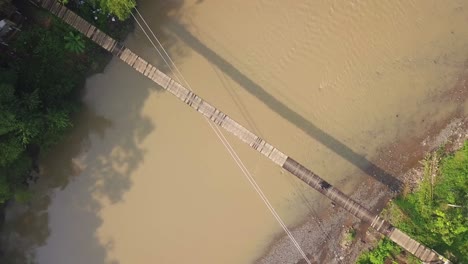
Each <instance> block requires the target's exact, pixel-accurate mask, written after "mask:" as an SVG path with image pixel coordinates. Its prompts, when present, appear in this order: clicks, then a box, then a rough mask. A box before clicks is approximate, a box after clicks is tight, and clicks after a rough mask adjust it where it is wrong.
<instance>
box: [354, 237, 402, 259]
mask: <svg viewBox="0 0 468 264" xmlns="http://www.w3.org/2000/svg"><path fill="white" fill-rule="evenodd" d="M400 251H401V248H400V247H398V246H397V245H396V244H395V243H393V242H392V241H390V240H388V239H382V240H380V241H379V244H378V245H377V246H376V247H375V248H374V249H372V250H370V251H368V252H365V253H363V254H361V256H360V257H359V258H358V260H357V261H356V263H358V264H382V263H384V262H385V260H386V259H387V258H389V257H392V256H395V255H397V254H398V253H400ZM392 259H393V258H392Z"/></svg>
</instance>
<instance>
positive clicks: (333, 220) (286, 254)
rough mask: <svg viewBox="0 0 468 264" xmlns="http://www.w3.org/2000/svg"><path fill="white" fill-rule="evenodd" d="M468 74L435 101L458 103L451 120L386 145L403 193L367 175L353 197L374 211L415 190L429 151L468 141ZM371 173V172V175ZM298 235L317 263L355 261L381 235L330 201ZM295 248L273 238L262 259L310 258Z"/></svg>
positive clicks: (381, 160) (383, 160) (383, 155)
mask: <svg viewBox="0 0 468 264" xmlns="http://www.w3.org/2000/svg"><path fill="white" fill-rule="evenodd" d="M466 81H467V76H466V75H464V76H462V77H460V78H459V79H458V81H457V84H456V85H455V86H454V88H453V89H451V90H449V91H448V92H446V93H444V94H443V95H442V96H440V97H439V98H437V99H435V100H450V101H453V103H454V104H457V105H459V107H457V108H456V110H455V111H454V112H453V113H452V115H451V116H450V117H449V118H447V119H446V120H444V121H442V122H440V123H437V124H433V125H432V126H430V129H429V130H428V131H427V132H425V133H424V134H422V135H421V136H416V137H413V138H407V139H405V140H403V141H402V142H396V143H394V144H392V145H390V146H387V147H386V148H384V149H383V150H381V152H380V155H379V156H378V161H377V162H376V163H377V165H378V166H381V168H383V169H384V170H385V171H387V172H389V173H391V175H394V176H396V177H397V178H398V179H399V180H401V181H402V182H404V187H403V188H402V189H401V191H400V192H398V193H396V192H392V191H391V190H389V189H388V188H387V187H386V186H383V185H382V184H380V183H378V182H376V181H374V180H372V179H368V180H367V181H365V182H364V183H363V184H361V185H360V186H359V187H358V189H357V190H356V191H355V192H354V193H352V194H351V195H350V196H351V197H352V198H353V199H355V200H356V201H358V202H359V203H361V204H364V205H366V207H367V208H369V209H370V210H371V211H373V212H376V213H377V212H382V210H384V208H385V207H386V206H387V205H388V202H389V201H390V200H391V199H393V198H395V197H396V196H397V195H398V194H399V193H401V192H409V190H411V189H414V188H415V186H416V185H417V184H418V183H419V182H420V180H421V178H422V170H423V166H422V165H421V161H422V160H424V158H425V156H426V155H427V154H428V153H430V152H432V151H434V150H436V149H438V148H439V147H440V146H442V145H445V146H446V149H447V150H449V151H455V150H456V149H459V148H461V147H462V146H463V142H464V141H465V140H467V139H468V118H466V111H467V110H466V102H467V99H468V96H467V91H468V89H466V87H465V83H466ZM369 178H370V177H369ZM293 235H294V236H295V238H296V239H297V240H298V241H299V242H300V243H301V245H302V248H303V249H304V250H305V252H306V253H307V254H308V256H309V257H310V258H311V259H312V260H313V263H355V261H356V259H357V257H358V256H359V254H360V253H361V252H363V251H365V250H368V249H370V248H372V247H374V246H375V245H376V244H377V243H378V242H379V240H380V238H381V236H380V235H379V234H377V233H376V232H375V231H372V230H370V229H369V226H368V225H367V224H363V223H360V221H359V220H357V219H356V218H355V217H353V216H350V215H349V213H347V212H346V211H345V210H343V209H341V208H338V207H334V206H332V205H330V206H329V207H328V208H325V209H324V210H323V211H321V212H314V213H311V216H310V217H309V218H308V219H307V220H306V221H305V222H304V223H303V224H301V225H299V226H298V227H296V228H294V231H293ZM295 250H296V249H295V248H294V247H293V245H291V243H290V241H289V239H288V237H284V236H282V237H280V238H278V239H276V240H275V242H274V243H272V245H271V247H270V248H269V249H268V251H267V253H266V254H265V255H264V256H263V257H262V258H261V259H259V260H257V263H262V264H267V263H268V264H271V263H278V264H279V263H298V264H299V263H301V264H302V263H305V261H303V260H300V259H299V260H297V259H295V256H296V254H294V253H295Z"/></svg>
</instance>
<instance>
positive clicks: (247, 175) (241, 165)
mask: <svg viewBox="0 0 468 264" xmlns="http://www.w3.org/2000/svg"><path fill="white" fill-rule="evenodd" d="M135 11H136V12H137V13H138V15H139V17H140V19H141V20H142V21H143V23H144V24H145V26H146V27H147V28H148V30H149V31H150V33H151V34H152V36H153V37H154V39H155V40H156V41H157V43H158V45H159V46H160V48H161V50H162V51H163V53H164V54H165V55H166V56H167V59H168V60H169V61H170V63H171V64H172V65H170V64H169V63H168V62H167V60H166V59H165V58H164V56H163V55H162V53H161V51H160V50H159V49H158V48H157V47H156V45H155V43H154V42H153V40H152V39H151V38H150V36H149V35H148V33H147V32H146V30H145V29H144V28H143V26H142V25H141V23H140V22H139V21H138V20H137V18H136V17H135V16H134V15H133V13H132V17H133V18H134V19H135V21H136V22H137V24H138V26H139V27H140V29H141V30H142V31H143V33H144V34H145V36H146V37H147V38H148V40H149V41H150V42H151V44H152V45H153V47H154V48H155V49H156V51H157V52H158V54H159V55H160V56H161V58H162V59H163V61H164V63H165V64H166V65H167V66H168V67H169V69H170V71H171V72H172V74H173V75H174V77H175V78H176V79H177V80H178V81H179V82H181V80H180V79H179V77H178V75H177V74H176V72H177V73H178V74H179V75H180V78H181V79H182V80H183V82H184V83H185V84H186V85H187V88H188V89H190V90H191V91H193V89H192V87H191V85H190V84H189V83H188V81H187V80H186V79H185V77H184V76H183V74H182V73H181V72H180V70H179V69H178V67H177V66H176V65H175V63H174V61H173V60H172V59H171V57H170V56H169V54H168V53H167V51H166V50H165V48H164V46H163V45H162V44H161V42H160V41H159V39H158V38H157V37H156V35H155V34H154V32H153V30H152V29H151V27H150V26H149V25H148V23H147V22H146V20H145V19H144V17H143V16H142V15H141V13H140V12H139V11H138V9H137V8H136V7H135ZM174 69H175V71H176V72H175V71H174ZM205 120H206V122H207V123H208V124H209V126H210V127H211V129H212V130H213V132H214V133H215V134H216V136H217V137H218V139H219V140H220V141H221V143H222V144H223V146H224V147H225V148H226V150H227V151H228V153H229V154H230V155H231V157H232V158H233V160H234V161H235V162H236V164H237V166H238V167H239V168H240V169H241V171H242V173H243V174H244V176H245V178H246V179H247V180H248V181H249V183H250V184H251V186H252V187H253V188H254V190H255V191H256V192H257V194H258V195H259V196H260V198H261V199H262V201H263V202H264V204H265V205H266V206H267V208H268V210H269V211H270V213H271V214H272V215H273V217H274V218H275V219H276V221H277V222H278V224H279V225H280V226H281V227H282V228H283V230H284V231H285V233H286V234H287V235H288V237H289V239H290V240H291V242H292V243H293V244H294V246H295V247H296V248H297V250H298V251H299V253H300V254H301V256H302V257H303V258H304V260H305V261H306V262H307V263H308V264H311V262H310V260H309V258H308V257H307V255H306V254H305V252H304V250H303V249H302V248H301V246H300V245H299V243H298V242H297V240H296V239H295V238H294V236H293V234H292V233H291V231H290V230H289V229H288V227H287V226H286V224H285V223H284V221H283V220H282V219H281V217H280V216H279V215H278V213H277V212H276V210H275V209H274V207H273V206H272V205H271V203H270V201H269V200H268V198H267V197H266V195H265V194H264V193H263V191H262V189H261V188H260V186H259V185H258V184H257V182H256V181H255V179H254V178H253V176H252V174H251V173H250V171H249V170H248V169H247V167H246V166H245V165H244V163H243V162H242V160H241V159H240V158H239V156H238V155H237V153H236V151H235V150H234V148H233V147H232V146H231V144H230V143H229V142H228V141H227V139H226V138H225V136H224V134H223V133H222V132H221V131H220V129H219V128H218V127H217V126H215V125H213V124H212V123H211V122H210V121H209V120H208V119H207V118H205Z"/></svg>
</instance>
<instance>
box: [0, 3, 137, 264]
mask: <svg viewBox="0 0 468 264" xmlns="http://www.w3.org/2000/svg"><path fill="white" fill-rule="evenodd" d="M7 2H8V3H9V1H7ZM77 3H81V2H78V1H73V2H72V3H70V7H71V8H73V9H74V10H75V11H77V12H79V13H80V14H82V15H84V16H88V17H89V16H91V15H92V16H93V17H94V18H95V19H94V20H93V21H92V22H93V23H94V24H95V25H98V26H100V27H102V28H104V30H107V32H109V34H111V35H112V36H114V37H115V38H117V39H119V40H123V39H124V38H125V37H126V35H127V34H128V33H129V32H131V31H132V30H133V24H132V22H131V21H130V20H126V21H118V20H116V19H115V18H113V17H112V16H110V15H108V14H105V13H104V12H102V11H101V12H99V11H97V10H98V9H97V8H93V7H91V6H90V5H89V4H86V3H81V4H80V6H78V5H77ZM14 4H15V5H14V6H13V8H16V9H17V10H18V12H19V13H21V16H22V17H24V18H25V19H24V20H23V22H22V24H21V31H19V32H17V33H16V35H15V36H14V38H12V39H10V41H9V43H8V46H3V47H2V51H5V52H1V54H0V62H1V63H0V70H1V71H0V73H1V74H0V75H1V76H0V77H1V78H0V79H1V83H0V84H1V85H3V86H2V89H1V90H2V92H4V93H3V94H1V95H0V104H1V105H2V108H1V109H0V110H1V111H2V114H7V115H8V116H9V117H11V118H10V119H8V120H6V121H8V122H6V123H5V122H2V124H1V127H0V136H2V142H0V144H1V146H2V153H1V154H2V155H0V173H1V175H0V176H1V177H0V180H1V181H0V185H1V188H0V202H3V203H2V206H1V208H0V234H2V232H1V231H2V228H3V222H4V220H5V210H7V209H8V207H9V206H11V205H12V204H15V203H16V204H17V203H23V204H24V205H26V206H27V205H28V204H30V202H31V201H34V200H36V199H38V197H35V195H34V193H33V192H32V191H31V187H32V186H34V185H36V182H37V181H38V179H39V177H40V175H41V172H40V170H39V165H38V160H39V159H40V158H41V157H43V156H44V155H46V154H47V153H48V152H49V151H51V149H52V148H53V147H54V146H56V145H57V144H59V143H60V142H62V141H63V140H64V138H66V137H67V135H68V134H69V133H70V131H71V130H72V128H73V127H74V126H75V125H76V123H75V122H74V120H75V119H76V118H75V117H76V116H77V115H78V114H79V113H81V112H82V111H83V109H82V106H83V105H82V102H81V100H82V96H83V91H84V86H85V81H86V79H87V78H88V77H89V76H91V75H94V74H97V73H101V72H102V71H103V70H104V68H105V67H106V65H107V64H108V63H109V62H110V60H111V58H112V56H111V54H109V53H108V52H106V51H105V50H103V49H102V48H100V47H99V46H97V45H95V44H94V43H93V42H92V41H89V40H87V39H86V38H84V37H83V36H81V35H80V34H79V33H78V32H76V31H74V30H73V29H72V28H70V27H69V26H68V25H66V24H65V23H63V22H62V21H60V20H58V19H56V18H55V17H54V16H53V15H51V14H50V13H48V12H46V11H45V10H42V9H40V8H38V7H36V6H35V5H33V3H32V2H24V1H19V2H18V3H14ZM0 11H1V10H0ZM5 89H6V91H5ZM2 121H5V120H2ZM5 149H6V150H7V151H3V150H5ZM14 247H15V245H9V243H8V238H6V237H5V236H4V235H3V234H2V236H1V239H0V262H2V263H3V262H6V263H11V262H9V261H8V259H10V260H11V259H12V258H10V257H11V256H12V255H17V256H15V257H13V259H15V262H14V263H23V262H22V260H21V256H19V255H22V254H21V253H20V252H18V251H17V250H18V249H13V248H14ZM9 250H13V251H16V252H15V253H14V254H9V253H8V252H7V251H9ZM18 253H19V254H18ZM9 255H10V256H9ZM25 255H26V254H25ZM18 257H19V258H20V259H18Z"/></svg>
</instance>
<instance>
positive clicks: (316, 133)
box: [166, 21, 402, 191]
mask: <svg viewBox="0 0 468 264" xmlns="http://www.w3.org/2000/svg"><path fill="white" fill-rule="evenodd" d="M166 28H167V29H168V30H170V32H172V33H174V34H175V35H176V36H177V37H178V38H179V39H180V40H182V41H183V42H185V43H186V44H187V45H188V46H189V47H190V48H192V49H193V50H194V51H195V52H197V53H199V54H200V55H202V56H203V57H204V58H205V59H206V60H208V61H209V62H210V63H212V64H213V65H215V66H216V67H217V68H218V69H220V70H221V71H222V72H224V73H225V74H226V75H227V76H229V77H230V78H231V79H232V80H234V81H235V82H236V83H238V84H239V85H240V86H241V87H243V88H244V89H245V90H246V91H247V92H249V93H250V94H251V95H253V96H255V97H256V98H258V99H259V100H260V101H262V102H263V103H264V104H265V105H266V106H267V107H268V108H270V109H271V110H273V111H274V112H276V113H277V114H279V115H280V116H281V117H283V118H284V119H286V120H287V121H288V122H290V123H292V124H294V125H295V126H296V127H298V128H299V129H301V130H302V131H304V132H305V133H306V134H307V135H309V136H310V137H312V138H314V139H316V140H318V141H319V142H320V143H322V144H323V145H325V146H326V147H327V148H329V149H330V150H332V151H333V152H335V153H336V154H338V155H339V156H341V157H342V158H344V159H346V160H347V161H349V162H350V163H352V164H354V165H355V166H356V167H358V168H359V169H360V170H362V171H363V172H365V173H366V174H368V175H369V176H372V177H373V178H374V179H376V180H377V181H379V182H381V183H383V184H384V185H386V186H387V187H389V188H390V189H391V190H393V191H398V190H400V188H401V187H402V182H401V181H400V180H398V179H397V178H396V177H394V176H393V175H391V174H390V173H388V172H387V171H385V170H384V169H382V168H380V167H379V166H378V165H376V164H375V163H373V162H371V161H370V160H368V159H367V158H365V157H363V156H361V155H359V154H358V153H357V152H355V151H354V150H352V149H351V148H350V147H348V146H347V145H345V144H344V143H343V142H341V141H340V140H338V139H337V138H335V137H333V136H332V135H330V134H328V133H327V132H325V131H323V130H322V129H321V128H319V127H317V126H316V125H315V124H313V123H312V122H310V121H309V120H307V119H306V118H305V117H303V116H302V115H300V114H299V113H297V112H296V111H294V110H293V109H291V108H290V107H288V106H287V105H285V104H284V103H283V102H281V101H280V100H278V99H276V98H275V97H274V96H272V95H271V94H269V93H268V92H267V91H266V90H265V89H264V88H263V87H261V86H260V85H259V84H257V83H256V82H255V81H254V80H252V79H250V78H249V77H248V76H246V75H245V74H244V73H242V72H241V71H240V70H238V69H237V68H236V67H235V66H234V65H232V64H231V63H229V62H228V61H227V60H225V59H224V58H222V57H221V56H220V55H219V54H217V53H216V52H215V51H213V50H212V49H210V48H209V47H207V46H206V45H205V44H204V43H202V42H201V41H200V40H199V39H198V38H197V37H195V36H194V35H193V34H192V33H190V32H189V31H188V30H187V29H186V28H185V27H184V25H182V24H180V23H178V22H176V21H172V22H171V23H170V24H168V25H167V26H166Z"/></svg>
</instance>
